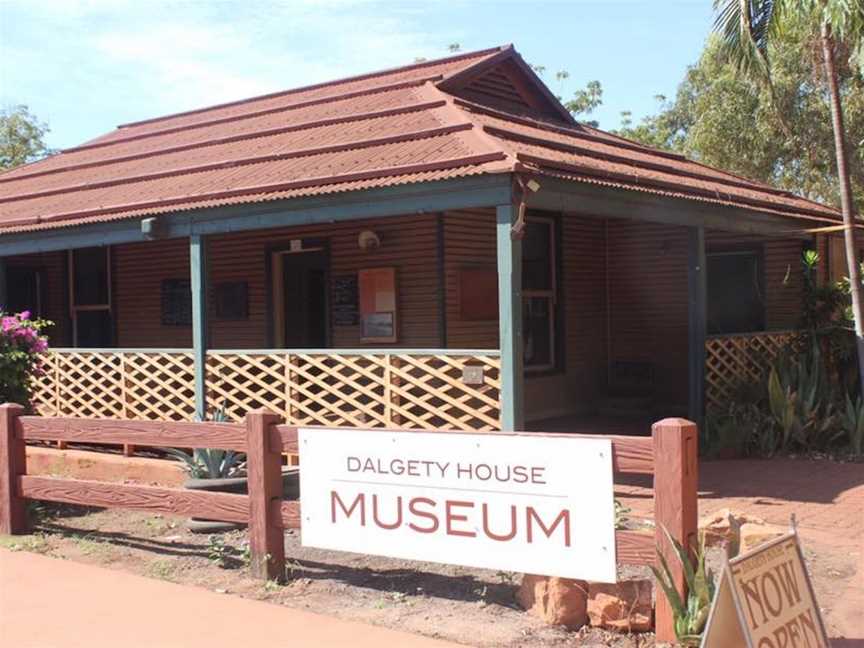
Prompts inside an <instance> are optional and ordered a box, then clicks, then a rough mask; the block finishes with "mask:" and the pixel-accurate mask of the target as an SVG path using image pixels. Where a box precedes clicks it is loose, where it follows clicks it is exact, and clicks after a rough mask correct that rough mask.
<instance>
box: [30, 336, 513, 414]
mask: <svg viewBox="0 0 864 648" xmlns="http://www.w3.org/2000/svg"><path fill="white" fill-rule="evenodd" d="M467 366H474V367H477V369H474V370H473V373H474V377H475V378H476V376H477V375H478V374H479V376H480V379H479V381H475V380H470V381H466V380H463V372H464V370H465V367H467ZM42 369H43V370H42V373H41V375H39V376H37V377H36V378H35V379H34V395H33V402H34V406H35V408H36V411H37V412H39V413H40V414H42V415H43V416H75V417H100V418H105V417H108V418H121V419H128V420H175V421H183V420H186V421H189V420H192V419H194V417H195V368H194V358H193V355H192V352H191V351H190V350H188V349H152V350H148V349H99V350H87V349H55V350H52V351H50V352H49V353H47V354H46V355H45V359H44V363H43V367H42ZM499 371H500V362H499V358H498V351H477V350H450V349H430V350H412V351H409V350H400V349H392V350H391V349H388V350H374V349H370V350H366V349H359V350H358V349H347V350H342V349H325V350H234V351H210V352H208V354H207V372H206V386H207V396H208V402H209V403H210V404H211V406H212V407H223V406H224V408H225V409H226V411H227V413H228V416H229V417H230V418H231V419H232V420H235V421H240V420H242V419H243V417H244V416H245V415H246V413H247V412H249V411H251V410H253V409H256V408H259V407H266V408H267V409H269V410H271V411H274V412H277V413H278V414H280V415H281V416H282V417H283V418H284V419H285V420H286V421H287V422H288V423H289V424H297V425H329V426H357V427H400V428H417V429H427V430H433V429H451V428H452V429H470V430H478V431H487V430H496V429H500V423H499V416H500V410H499V392H500V386H501V381H500V377H499Z"/></svg>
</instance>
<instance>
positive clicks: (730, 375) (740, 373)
mask: <svg viewBox="0 0 864 648" xmlns="http://www.w3.org/2000/svg"><path fill="white" fill-rule="evenodd" d="M794 338H795V333H794V332H792V331H777V332H769V333H745V334H738V335H717V336H712V337H709V338H708V339H707V340H705V402H706V404H707V405H708V406H709V407H711V406H723V405H724V404H725V403H727V402H728V401H729V400H730V399H731V398H732V396H733V394H734V391H735V388H736V386H737V385H739V384H740V383H741V382H742V381H745V380H759V379H760V377H761V376H762V374H763V372H764V371H765V369H766V368H767V367H768V364H769V363H770V362H771V361H772V360H774V358H776V357H777V354H778V353H780V351H781V350H782V349H783V348H784V347H785V346H786V345H788V344H789V342H791V341H792V340H793V339H794Z"/></svg>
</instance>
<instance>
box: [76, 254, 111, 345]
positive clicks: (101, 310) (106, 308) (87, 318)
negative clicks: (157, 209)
mask: <svg viewBox="0 0 864 648" xmlns="http://www.w3.org/2000/svg"><path fill="white" fill-rule="evenodd" d="M69 293H70V299H69V309H70V315H71V316H72V339H73V343H74V345H75V346H77V347H85V348H93V347H110V346H111V345H112V344H113V338H114V335H113V330H114V323H113V320H112V317H111V250H110V248H107V247H94V248H81V249H78V250H72V251H71V252H70V253H69Z"/></svg>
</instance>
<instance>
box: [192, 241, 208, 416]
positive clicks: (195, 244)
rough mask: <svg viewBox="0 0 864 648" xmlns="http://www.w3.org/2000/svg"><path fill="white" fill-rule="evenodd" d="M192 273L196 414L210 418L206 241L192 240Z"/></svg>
mask: <svg viewBox="0 0 864 648" xmlns="http://www.w3.org/2000/svg"><path fill="white" fill-rule="evenodd" d="M189 271H190V279H191V284H192V351H193V354H194V356H195V414H196V415H197V416H198V418H200V419H201V420H202V421H203V420H204V419H205V418H206V417H207V381H206V377H207V240H206V238H204V237H203V236H201V235H200V234H193V235H192V236H190V237H189Z"/></svg>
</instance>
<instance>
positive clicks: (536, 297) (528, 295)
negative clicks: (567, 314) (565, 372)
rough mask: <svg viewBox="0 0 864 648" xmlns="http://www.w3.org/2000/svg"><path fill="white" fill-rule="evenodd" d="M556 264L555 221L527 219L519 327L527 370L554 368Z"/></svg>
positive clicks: (555, 358)
mask: <svg viewBox="0 0 864 648" xmlns="http://www.w3.org/2000/svg"><path fill="white" fill-rule="evenodd" d="M556 263H557V262H556V254H555V221H554V220H552V219H551V218H538V217H532V218H530V219H529V221H528V223H527V225H526V227H525V238H524V239H523V240H522V328H523V337H524V340H525V347H524V354H525V368H526V369H527V370H529V371H541V370H544V369H547V370H548V369H554V368H555V365H556V360H557V353H556V336H555V329H556V324H557V317H556V315H557V308H556V306H557V295H556V283H557V276H556Z"/></svg>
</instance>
